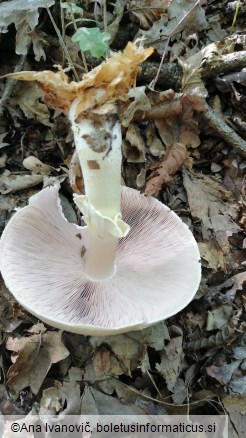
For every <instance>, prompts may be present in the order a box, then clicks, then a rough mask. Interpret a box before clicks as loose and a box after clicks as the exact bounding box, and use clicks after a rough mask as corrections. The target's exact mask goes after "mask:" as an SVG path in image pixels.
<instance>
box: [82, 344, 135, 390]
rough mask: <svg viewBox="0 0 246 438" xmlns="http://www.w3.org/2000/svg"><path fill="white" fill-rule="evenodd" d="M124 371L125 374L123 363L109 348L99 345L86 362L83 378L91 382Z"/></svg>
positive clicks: (120, 373) (118, 374)
mask: <svg viewBox="0 0 246 438" xmlns="http://www.w3.org/2000/svg"><path fill="white" fill-rule="evenodd" d="M125 373H126V374H127V369H126V367H125V366H124V364H122V363H120V361H119V360H118V359H117V358H116V356H115V355H114V354H113V353H112V352H111V351H110V350H109V349H107V348H105V347H104V346H101V347H100V348H99V349H98V350H97V351H96V352H95V353H94V355H93V357H92V359H91V360H90V361H89V362H87V364H86V367H85V376H84V379H85V380H87V381H89V382H90V383H92V382H95V381H98V380H104V379H108V378H109V377H111V376H120V375H122V374H125Z"/></svg>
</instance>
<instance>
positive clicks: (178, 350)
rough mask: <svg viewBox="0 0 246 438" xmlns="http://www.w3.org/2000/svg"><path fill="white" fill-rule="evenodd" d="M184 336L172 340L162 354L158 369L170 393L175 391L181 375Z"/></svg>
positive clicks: (157, 365)
mask: <svg viewBox="0 0 246 438" xmlns="http://www.w3.org/2000/svg"><path fill="white" fill-rule="evenodd" d="M182 342H183V336H177V337H175V338H172V339H171V340H170V341H169V342H168V344H167V345H166V346H165V348H164V350H162V352H161V363H160V364H158V363H157V364H156V365H155V366H156V369H157V370H158V371H159V372H160V374H161V375H162V376H163V377H164V379H165V380H166V384H167V387H168V389H169V391H174V387H175V384H176V381H177V379H178V377H179V373H180V365H181V362H182V359H183V357H184V354H183V350H182Z"/></svg>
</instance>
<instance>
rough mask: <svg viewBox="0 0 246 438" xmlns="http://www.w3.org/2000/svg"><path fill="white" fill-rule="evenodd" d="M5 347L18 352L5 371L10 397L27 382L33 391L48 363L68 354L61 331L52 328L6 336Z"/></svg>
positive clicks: (41, 379) (47, 367) (17, 392)
mask: <svg viewBox="0 0 246 438" xmlns="http://www.w3.org/2000/svg"><path fill="white" fill-rule="evenodd" d="M6 348H7V349H8V350H11V351H14V352H15V353H18V357H17V359H16V360H15V362H14V364H13V365H12V366H11V367H10V368H9V370H8V373H7V378H8V382H7V385H8V388H9V389H10V391H11V393H12V394H13V396H14V397H18V395H19V391H20V390H21V389H23V388H26V387H27V386H30V388H31V390H32V392H33V393H34V394H37V393H38V391H39V389H40V387H41V385H42V383H43V380H44V378H45V376H46V374H47V373H48V371H49V369H50V367H51V365H52V364H53V363H57V362H59V361H60V360H62V359H65V357H67V356H68V355H69V351H68V350H67V349H66V347H65V346H64V344H63V342H62V340H61V332H55V331H54V332H46V333H44V334H34V335H32V336H29V337H22V338H17V337H11V336H10V337H9V338H8V339H7V344H6Z"/></svg>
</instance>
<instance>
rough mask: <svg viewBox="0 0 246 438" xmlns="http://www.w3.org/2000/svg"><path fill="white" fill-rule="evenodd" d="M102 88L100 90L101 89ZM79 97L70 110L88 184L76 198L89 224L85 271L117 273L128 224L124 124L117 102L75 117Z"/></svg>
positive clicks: (101, 275)
mask: <svg viewBox="0 0 246 438" xmlns="http://www.w3.org/2000/svg"><path fill="white" fill-rule="evenodd" d="M99 91H100V90H98V92H99ZM78 104H79V99H77V98H76V99H75V100H74V101H73V103H72V105H71V108H70V111H69V118H70V121H71V123H72V129H73V132H74V139H75V145H76V149H77V152H78V157H79V160H80V164H81V168H82V171H83V178H84V184H85V195H74V200H75V202H76V204H77V206H78V207H79V209H80V210H81V212H82V213H83V215H84V220H85V222H86V224H87V225H88V231H89V247H88V250H87V252H86V254H85V273H86V274H87V276H88V277H89V278H91V279H94V280H98V279H105V278H108V277H111V276H112V275H114V272H115V267H114V259H115V253H116V248H117V243H118V239H119V238H120V237H124V236H125V235H126V234H127V233H128V231H129V226H128V225H127V224H125V223H124V222H123V221H122V220H121V213H120V196H121V186H120V181H121V160H122V156H121V142H122V137H121V126H120V122H119V119H118V109H117V105H116V104H112V103H107V104H104V105H103V106H101V107H100V108H99V109H97V110H94V111H90V114H88V118H86V117H85V116H84V115H83V118H82V119H81V120H77V119H76V109H77V105H78Z"/></svg>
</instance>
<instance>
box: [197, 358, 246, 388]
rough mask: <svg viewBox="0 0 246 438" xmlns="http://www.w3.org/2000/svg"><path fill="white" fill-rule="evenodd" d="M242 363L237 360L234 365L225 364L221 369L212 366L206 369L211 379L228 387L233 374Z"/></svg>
mask: <svg viewBox="0 0 246 438" xmlns="http://www.w3.org/2000/svg"><path fill="white" fill-rule="evenodd" d="M240 363H241V361H240V360H236V361H234V362H232V363H225V364H224V365H222V366H221V367H217V366H215V365H211V366H209V367H206V368H205V369H206V372H207V374H208V375H209V376H210V377H213V378H214V379H215V380H217V381H218V382H219V383H220V384H221V385H226V384H227V383H228V382H230V380H231V377H232V374H233V373H234V371H235V370H237V369H238V367H239V365H240Z"/></svg>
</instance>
